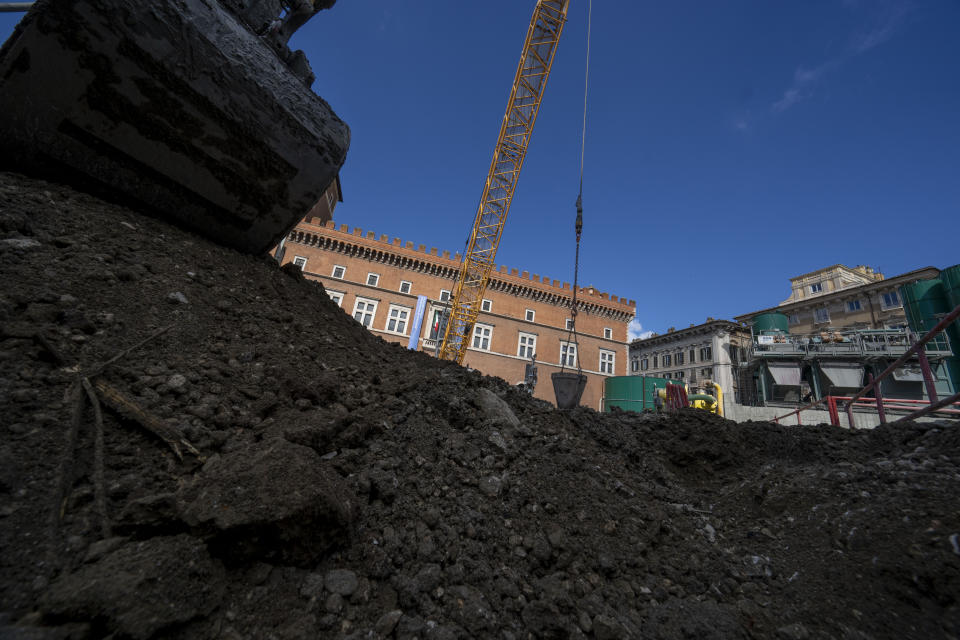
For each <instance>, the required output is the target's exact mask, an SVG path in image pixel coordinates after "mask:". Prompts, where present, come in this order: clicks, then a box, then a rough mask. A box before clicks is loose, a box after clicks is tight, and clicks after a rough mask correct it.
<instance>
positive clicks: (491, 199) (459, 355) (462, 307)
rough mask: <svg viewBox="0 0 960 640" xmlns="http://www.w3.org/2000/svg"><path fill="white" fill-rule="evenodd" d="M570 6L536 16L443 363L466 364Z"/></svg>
mask: <svg viewBox="0 0 960 640" xmlns="http://www.w3.org/2000/svg"><path fill="white" fill-rule="evenodd" d="M569 4H570V0H538V1H537V6H536V8H534V10H533V17H532V18H531V19H530V28H529V29H528V30H527V37H526V40H525V41H524V44H523V52H522V53H521V55H520V64H519V66H518V67H517V73H516V76H515V77H514V80H513V88H512V90H511V91H510V99H509V100H508V102H507V112H506V114H505V115H504V116H503V123H502V124H501V125H500V135H499V136H498V137H497V145H496V147H495V148H494V151H493V160H492V161H491V163H490V171H489V172H488V174H487V181H486V184H485V185H484V187H483V195H482V196H481V197H480V207H479V209H478V210H477V216H476V218H475V219H474V222H473V229H472V231H471V232H470V240H469V241H468V244H467V249H466V252H465V253H464V257H463V262H462V263H461V265H460V274H459V276H458V279H457V284H456V286H455V288H454V292H453V300H452V303H451V307H450V312H449V314H448V316H447V320H446V329H445V331H444V334H443V342H442V344H441V345H440V348H439V350H438V354H437V355H438V357H440V358H442V359H444V360H453V361H455V362H457V363H460V364H462V363H463V357H464V356H465V355H466V353H467V347H468V346H469V345H470V333H471V331H472V330H473V325H474V323H475V322H476V320H477V316H478V315H479V314H480V305H481V302H482V301H483V295H484V292H485V291H486V288H487V282H488V280H489V278H490V272H491V271H492V270H493V266H494V258H495V256H496V254H497V247H498V246H499V244H500V236H501V235H502V234H503V225H504V223H505V222H506V220H507V212H508V211H509V210H510V201H511V200H512V199H513V193H514V190H515V189H516V186H517V178H518V177H519V176H520V169H521V167H523V159H524V156H525V155H526V153H527V146H528V145H529V144H530V135H531V133H533V125H534V123H535V122H536V120H537V112H538V111H539V110H540V102H541V100H542V98H543V91H544V88H545V87H546V84H547V78H548V77H549V76H550V68H551V67H552V66H553V58H554V55H555V54H556V51H557V43H558V42H559V40H560V32H561V31H562V30H563V25H564V22H566V18H567V8H568V6H569Z"/></svg>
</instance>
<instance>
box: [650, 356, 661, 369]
mask: <svg viewBox="0 0 960 640" xmlns="http://www.w3.org/2000/svg"><path fill="white" fill-rule="evenodd" d="M652 368H653V369H659V368H660V359H659V358H658V357H657V356H653V367H652Z"/></svg>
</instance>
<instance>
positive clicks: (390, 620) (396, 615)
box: [373, 609, 403, 638]
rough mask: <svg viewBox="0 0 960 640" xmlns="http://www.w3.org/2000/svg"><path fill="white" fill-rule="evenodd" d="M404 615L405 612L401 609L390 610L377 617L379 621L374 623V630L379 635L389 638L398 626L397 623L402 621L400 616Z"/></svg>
mask: <svg viewBox="0 0 960 640" xmlns="http://www.w3.org/2000/svg"><path fill="white" fill-rule="evenodd" d="M402 617H403V612H402V611H400V610H399V609H394V610H393V611H388V612H386V613H385V614H383V615H382V616H380V617H379V618H378V619H377V622H376V623H375V624H374V625H373V630H374V631H375V632H376V633H377V635H378V636H379V637H381V638H387V637H389V636H390V634H391V633H393V630H394V628H396V626H397V623H398V622H400V618H402Z"/></svg>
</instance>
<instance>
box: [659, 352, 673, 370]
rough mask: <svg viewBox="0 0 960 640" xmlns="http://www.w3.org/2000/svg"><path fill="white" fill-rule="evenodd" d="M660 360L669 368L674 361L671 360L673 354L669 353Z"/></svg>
mask: <svg viewBox="0 0 960 640" xmlns="http://www.w3.org/2000/svg"><path fill="white" fill-rule="evenodd" d="M660 360H661V362H663V366H665V367H669V366H670V364H671V362H672V360H671V354H669V353H665V354H663V357H662V358H661V359H660Z"/></svg>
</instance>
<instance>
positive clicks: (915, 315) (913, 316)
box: [900, 278, 947, 336]
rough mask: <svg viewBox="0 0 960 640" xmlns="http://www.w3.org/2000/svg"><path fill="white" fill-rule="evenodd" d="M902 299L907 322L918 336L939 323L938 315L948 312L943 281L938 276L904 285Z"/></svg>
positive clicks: (901, 292) (901, 288) (901, 290)
mask: <svg viewBox="0 0 960 640" xmlns="http://www.w3.org/2000/svg"><path fill="white" fill-rule="evenodd" d="M900 299H901V300H903V311H904V314H905V315H906V316H907V324H909V325H910V328H911V329H913V332H914V333H916V334H917V335H918V336H922V335H923V334H925V333H926V332H927V331H930V329H932V328H933V327H934V326H935V325H936V324H937V319H936V316H937V315H940V314H943V313H946V312H947V299H946V296H944V292H943V283H942V282H941V281H940V280H938V279H936V278H933V279H931V280H919V281H917V282H911V283H909V284H905V285H902V286H901V287H900Z"/></svg>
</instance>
